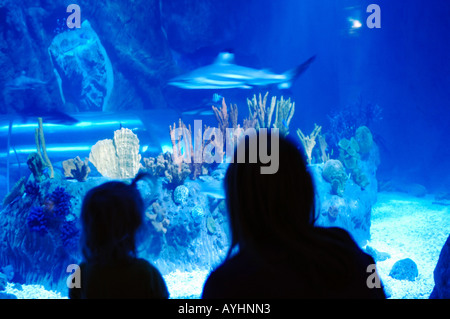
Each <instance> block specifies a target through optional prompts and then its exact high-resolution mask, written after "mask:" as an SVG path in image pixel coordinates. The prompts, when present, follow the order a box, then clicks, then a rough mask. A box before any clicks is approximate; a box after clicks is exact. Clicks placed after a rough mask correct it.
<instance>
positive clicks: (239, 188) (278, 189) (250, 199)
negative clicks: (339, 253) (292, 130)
mask: <svg viewBox="0 0 450 319" xmlns="http://www.w3.org/2000/svg"><path fill="white" fill-rule="evenodd" d="M261 134H262V133H257V134H256V135H253V136H249V137H248V142H247V137H245V138H246V141H245V147H244V149H245V156H246V158H245V163H238V160H237V159H238V156H237V149H236V150H235V153H234V162H233V163H230V164H229V166H228V169H227V172H226V175H225V181H224V184H225V193H226V201H227V208H228V212H229V219H230V227H231V247H230V250H229V255H230V253H231V251H232V250H233V249H234V248H235V247H236V246H237V245H239V246H245V245H250V246H252V248H253V249H258V247H260V246H264V245H265V243H267V242H268V241H270V242H273V241H283V242H293V241H294V242H295V241H297V240H298V238H299V234H300V233H301V232H302V230H304V229H306V228H309V227H311V226H312V225H313V224H314V221H315V217H314V207H315V205H314V201H315V200H314V185H313V180H312V178H311V175H310V174H309V172H308V171H307V169H306V162H305V158H304V156H303V155H302V153H301V152H300V150H299V147H300V146H299V145H298V144H296V143H295V142H294V141H292V140H290V139H288V138H284V137H281V136H280V137H279V138H278V145H279V147H278V149H276V147H273V145H272V142H271V140H272V134H271V133H270V132H267V139H266V140H267V150H268V151H267V154H268V155H269V154H270V155H269V156H271V157H272V160H274V159H275V158H276V157H277V158H278V164H279V165H278V170H277V171H276V173H275V174H261V167H264V166H266V167H267V166H268V164H263V163H262V162H261V161H260V157H259V156H258V159H257V163H250V162H249V153H250V151H251V149H250V146H249V145H250V143H249V142H250V140H252V139H253V140H256V143H257V145H258V150H259V149H260V147H261V143H260V142H261V139H260V138H259V137H260V135H261ZM264 134H265V133H264ZM241 143H244V140H241Z"/></svg>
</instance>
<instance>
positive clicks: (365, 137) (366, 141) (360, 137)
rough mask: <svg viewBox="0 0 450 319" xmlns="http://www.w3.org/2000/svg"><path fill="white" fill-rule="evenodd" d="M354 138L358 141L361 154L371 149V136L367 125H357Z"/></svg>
mask: <svg viewBox="0 0 450 319" xmlns="http://www.w3.org/2000/svg"><path fill="white" fill-rule="evenodd" d="M355 140H356V141H357V142H358V145H359V151H360V153H361V154H367V153H369V152H370V150H371V149H372V146H373V137H372V133H371V132H370V130H369V128H368V127H367V126H360V127H358V129H357V130H356V133H355Z"/></svg>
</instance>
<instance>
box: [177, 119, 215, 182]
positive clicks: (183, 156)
mask: <svg viewBox="0 0 450 319" xmlns="http://www.w3.org/2000/svg"><path fill="white" fill-rule="evenodd" d="M169 132H170V140H171V141H172V149H173V152H172V161H173V163H174V164H176V165H177V167H178V172H179V174H182V172H183V169H184V168H183V165H185V164H187V165H188V167H189V170H190V176H191V179H193V180H195V179H196V178H197V177H198V176H199V175H202V174H204V173H205V167H204V166H203V165H204V161H203V148H204V144H203V138H202V131H201V129H199V130H198V131H197V133H196V134H197V136H196V138H194V143H195V146H194V143H193V142H192V130H191V126H190V125H189V128H188V127H186V125H185V124H184V123H183V122H182V121H181V119H179V122H178V128H177V127H176V126H175V123H174V124H173V127H172V126H171V125H170V126H169ZM182 141H183V145H182V144H181V142H182ZM222 148H223V146H222ZM182 151H183V152H182Z"/></svg>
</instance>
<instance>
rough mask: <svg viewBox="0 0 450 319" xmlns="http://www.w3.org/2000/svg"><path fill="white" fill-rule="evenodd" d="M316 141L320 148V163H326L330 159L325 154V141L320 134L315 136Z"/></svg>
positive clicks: (326, 145)
mask: <svg viewBox="0 0 450 319" xmlns="http://www.w3.org/2000/svg"><path fill="white" fill-rule="evenodd" d="M317 140H318V141H319V147H320V156H321V160H322V163H326V161H328V160H329V159H330V154H328V153H327V147H328V144H327V141H326V139H325V136H323V135H322V134H319V135H318V136H317Z"/></svg>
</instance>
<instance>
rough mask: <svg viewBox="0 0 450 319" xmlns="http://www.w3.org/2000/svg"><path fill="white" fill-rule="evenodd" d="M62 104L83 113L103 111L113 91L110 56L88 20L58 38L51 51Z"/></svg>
mask: <svg viewBox="0 0 450 319" xmlns="http://www.w3.org/2000/svg"><path fill="white" fill-rule="evenodd" d="M48 52H49V54H50V58H51V61H52V63H53V66H54V69H55V75H56V77H57V79H58V82H59V83H60V92H61V96H62V100H63V101H65V102H70V103H72V104H74V105H77V106H78V109H79V110H80V111H104V110H107V109H108V101H109V98H110V96H111V93H112V90H113V87H114V72H113V68H112V65H111V61H110V60H109V57H108V54H107V53H106V50H105V48H104V47H103V45H102V43H101V41H100V38H99V37H98V35H97V33H96V32H95V31H94V29H92V27H91V24H90V23H89V21H88V20H84V21H83V23H82V24H81V28H79V29H74V30H73V31H72V30H67V31H65V32H62V33H60V34H58V35H56V36H55V38H54V39H53V41H52V44H51V45H50V47H49V48H48Z"/></svg>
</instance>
